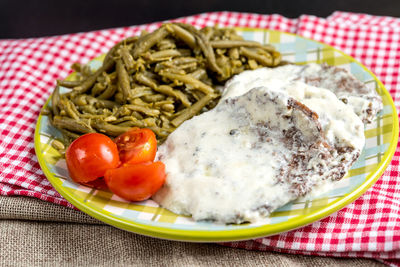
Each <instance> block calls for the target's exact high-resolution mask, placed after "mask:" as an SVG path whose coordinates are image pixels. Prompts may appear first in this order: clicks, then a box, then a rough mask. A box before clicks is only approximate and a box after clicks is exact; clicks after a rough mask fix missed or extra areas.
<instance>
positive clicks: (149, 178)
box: [104, 161, 165, 201]
mask: <svg viewBox="0 0 400 267" xmlns="http://www.w3.org/2000/svg"><path fill="white" fill-rule="evenodd" d="M104 178H105V181H106V184H107V186H108V188H109V189H110V190H111V191H112V192H113V193H114V194H116V195H118V196H120V197H122V198H125V199H127V200H130V201H142V200H146V199H148V198H150V197H151V196H152V195H153V194H154V193H155V192H157V190H158V189H160V187H161V186H162V185H163V184H164V181H165V166H164V163H162V162H160V161H157V162H147V163H138V164H134V165H130V164H126V165H124V166H122V167H119V168H117V169H109V170H107V171H106V174H105V175H104Z"/></svg>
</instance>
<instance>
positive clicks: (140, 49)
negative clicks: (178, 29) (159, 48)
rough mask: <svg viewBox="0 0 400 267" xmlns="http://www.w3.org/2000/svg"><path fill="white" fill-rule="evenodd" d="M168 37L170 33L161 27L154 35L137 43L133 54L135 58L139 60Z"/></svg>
mask: <svg viewBox="0 0 400 267" xmlns="http://www.w3.org/2000/svg"><path fill="white" fill-rule="evenodd" d="M167 35H168V31H167V30H166V29H165V28H164V27H161V28H159V29H157V30H155V31H154V32H153V33H150V34H147V35H145V36H143V37H142V38H139V40H138V41H137V42H136V43H135V46H134V48H133V51H132V54H133V58H135V59H136V58H138V57H139V56H140V55H141V54H143V53H145V52H146V51H148V50H149V49H150V48H151V47H152V46H153V45H155V44H156V43H157V42H158V41H159V40H162V39H163V38H165V37H166V36H167Z"/></svg>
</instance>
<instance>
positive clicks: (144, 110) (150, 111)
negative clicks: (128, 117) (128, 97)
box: [124, 104, 160, 117]
mask: <svg viewBox="0 0 400 267" xmlns="http://www.w3.org/2000/svg"><path fill="white" fill-rule="evenodd" d="M124 106H125V107H126V108H128V109H130V110H133V111H138V112H140V113H143V114H146V115H148V116H153V117H154V116H158V115H159V114H160V111H159V110H157V109H151V108H148V107H144V106H140V105H137V104H127V105H124Z"/></svg>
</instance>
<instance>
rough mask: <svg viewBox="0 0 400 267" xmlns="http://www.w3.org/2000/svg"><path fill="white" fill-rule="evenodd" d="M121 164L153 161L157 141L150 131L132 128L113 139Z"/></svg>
mask: <svg viewBox="0 0 400 267" xmlns="http://www.w3.org/2000/svg"><path fill="white" fill-rule="evenodd" d="M114 142H115V143H116V144H117V147H118V153H119V158H120V160H121V163H122V164H135V163H143V162H150V161H153V160H154V158H155V156H156V152H157V139H156V135H155V134H154V133H153V131H152V130H150V129H146V128H142V129H141V128H136V127H134V128H132V129H130V130H129V131H127V132H125V133H123V134H121V135H120V136H118V137H117V138H115V139H114Z"/></svg>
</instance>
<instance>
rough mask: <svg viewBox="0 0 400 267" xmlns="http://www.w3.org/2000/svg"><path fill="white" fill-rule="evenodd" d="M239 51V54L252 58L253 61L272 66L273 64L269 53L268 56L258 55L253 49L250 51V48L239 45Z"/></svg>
mask: <svg viewBox="0 0 400 267" xmlns="http://www.w3.org/2000/svg"><path fill="white" fill-rule="evenodd" d="M240 52H241V54H243V55H244V56H246V57H248V58H250V59H254V60H255V61H257V62H259V63H260V64H262V65H264V66H272V65H273V59H272V57H271V55H269V54H268V55H269V57H266V56H263V55H259V54H257V53H255V52H253V51H251V50H250V49H247V48H244V47H241V48H240Z"/></svg>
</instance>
